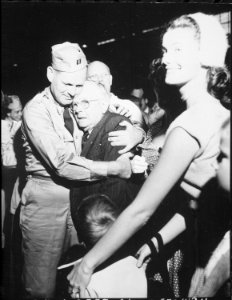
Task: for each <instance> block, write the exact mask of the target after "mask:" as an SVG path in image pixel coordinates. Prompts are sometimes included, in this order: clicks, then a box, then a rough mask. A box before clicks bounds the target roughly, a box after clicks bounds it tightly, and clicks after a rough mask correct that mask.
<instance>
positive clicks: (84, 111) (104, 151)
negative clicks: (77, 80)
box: [71, 80, 146, 214]
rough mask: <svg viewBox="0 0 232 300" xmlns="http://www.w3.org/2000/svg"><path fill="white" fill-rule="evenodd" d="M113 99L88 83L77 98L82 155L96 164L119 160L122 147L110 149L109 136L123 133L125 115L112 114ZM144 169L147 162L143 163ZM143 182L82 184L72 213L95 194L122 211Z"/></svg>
mask: <svg viewBox="0 0 232 300" xmlns="http://www.w3.org/2000/svg"><path fill="white" fill-rule="evenodd" d="M109 105H110V96H109V94H108V93H107V92H106V90H105V89H104V87H103V86H102V85H100V84H97V83H95V82H93V81H88V80H87V81H86V82H85V83H84V85H83V89H82V91H81V93H80V94H79V95H78V96H77V97H75V99H74V102H73V110H74V114H75V117H76V119H77V124H78V126H79V128H80V129H81V130H83V132H84V136H83V138H82V151H81V156H83V157H85V158H88V159H90V160H94V161H114V160H117V159H118V157H119V153H118V151H119V150H120V149H122V147H119V146H115V147H114V146H111V144H110V142H109V141H108V133H109V132H111V131H117V130H123V127H122V126H121V125H120V123H121V122H122V121H129V120H128V118H126V117H125V116H122V115H119V114H116V113H111V112H110V111H109ZM144 164H145V167H146V163H145V162H144ZM141 184H142V181H140V182H139V180H136V179H135V178H133V177H132V178H131V179H123V178H116V177H114V178H106V179H104V180H101V181H94V182H91V183H90V182H79V183H78V184H77V186H76V187H75V188H73V189H72V191H71V213H72V214H73V212H75V211H77V207H78V206H79V205H80V203H81V201H82V199H84V198H85V197H86V196H88V195H91V194H94V193H103V194H106V195H107V196H109V197H110V198H111V199H112V201H114V203H115V204H116V205H117V207H118V209H119V210H120V211H122V210H123V209H124V208H125V207H126V206H127V205H128V204H129V203H131V202H132V200H133V199H134V197H135V196H136V194H137V192H138V191H139V188H140V187H141Z"/></svg>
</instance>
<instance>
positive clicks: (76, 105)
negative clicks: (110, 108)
mask: <svg viewBox="0 0 232 300" xmlns="http://www.w3.org/2000/svg"><path fill="white" fill-rule="evenodd" d="M94 101H98V99H92V100H82V101H80V102H75V103H73V107H72V108H73V111H74V112H75V111H76V110H77V109H78V108H80V109H88V108H89V105H90V103H91V102H94Z"/></svg>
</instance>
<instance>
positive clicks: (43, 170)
mask: <svg viewBox="0 0 232 300" xmlns="http://www.w3.org/2000/svg"><path fill="white" fill-rule="evenodd" d="M63 112H64V108H63V107H61V106H59V105H58V103H57V102H56V101H55V100H54V98H53V96H52V94H51V92H50V88H46V89H45V90H44V91H43V92H42V93H39V94H37V95H36V96H35V97H34V98H33V99H32V100H31V101H30V102H29V103H27V105H26V106H25V108H24V110H23V117H22V132H23V140H24V149H25V152H26V171H27V172H28V173H32V174H37V175H40V176H47V177H49V176H51V174H55V175H58V176H59V177H61V178H65V179H68V180H91V179H94V176H95V175H94V173H92V172H91V168H92V167H93V164H92V161H90V160H88V159H85V158H83V157H80V156H79V155H80V152H81V138H82V135H83V133H82V131H80V130H79V129H78V127H77V125H76V122H75V121H74V133H73V136H72V135H71V134H70V132H69V131H68V130H67V129H66V127H65V126H64V118H63ZM73 120H74V118H73ZM91 164H92V166H91ZM106 172H107V170H105V169H104V170H102V174H104V175H106Z"/></svg>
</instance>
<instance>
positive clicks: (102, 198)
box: [73, 194, 118, 248]
mask: <svg viewBox="0 0 232 300" xmlns="http://www.w3.org/2000/svg"><path fill="white" fill-rule="evenodd" d="M117 216H118V211H117V207H116V205H115V204H114V203H113V202H112V201H111V200H110V198H109V197H108V196H106V195H103V194H93V195H90V196H88V197H86V198H85V199H83V201H82V202H81V204H80V206H79V207H78V210H77V212H76V214H75V217H74V220H73V222H74V225H75V228H76V230H77V234H78V237H79V239H80V240H81V241H82V242H84V243H85V245H86V247H87V248H90V247H92V246H93V245H94V244H95V243H96V242H97V241H98V240H99V239H100V238H101V237H102V236H103V235H104V234H105V233H106V232H107V231H108V229H109V228H110V226H111V225H112V224H113V222H114V221H115V219H116V218H117Z"/></svg>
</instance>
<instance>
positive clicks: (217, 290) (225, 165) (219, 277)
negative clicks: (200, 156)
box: [188, 118, 231, 297]
mask: <svg viewBox="0 0 232 300" xmlns="http://www.w3.org/2000/svg"><path fill="white" fill-rule="evenodd" d="M215 169H216V172H217V181H218V184H219V188H221V189H222V190H220V192H222V191H224V194H225V196H226V198H227V199H228V201H227V203H226V207H225V209H226V210H227V211H229V210H230V203H229V201H230V200H229V193H230V118H228V119H227V120H226V121H225V123H224V124H223V126H222V130H221V143H220V154H219V156H218V158H217V162H216V163H215ZM216 201H218V202H220V203H218V206H219V207H220V206H221V205H223V203H221V199H220V197H217V199H216ZM224 206H225V205H224ZM215 213H218V210H217V212H215ZM204 217H207V218H209V217H211V216H208V215H207V216H206V215H204ZM223 217H225V214H223ZM226 217H227V216H226ZM229 223H230V221H229ZM216 226H219V225H216ZM214 229H215V228H214ZM214 234H215V235H216V234H217V232H216V230H214ZM229 278H230V224H228V225H227V228H226V232H225V231H224V233H222V234H221V240H219V243H218V245H217V246H216V248H215V249H214V251H212V252H211V256H210V258H209V260H208V261H207V264H206V265H205V267H202V268H200V267H197V269H196V271H195V273H194V275H193V277H192V281H191V286H190V289H189V294H188V296H189V297H229V296H230V291H231V284H230V282H228V280H229Z"/></svg>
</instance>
